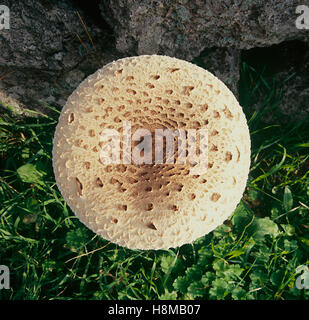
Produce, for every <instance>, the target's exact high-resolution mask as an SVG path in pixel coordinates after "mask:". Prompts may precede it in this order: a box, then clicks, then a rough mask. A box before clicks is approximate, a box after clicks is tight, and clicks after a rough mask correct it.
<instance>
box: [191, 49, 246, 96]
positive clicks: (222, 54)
mask: <svg viewBox="0 0 309 320" xmlns="http://www.w3.org/2000/svg"><path fill="white" fill-rule="evenodd" d="M240 52H241V51H240V50H238V49H233V48H210V49H205V50H204V51H203V52H202V53H201V55H200V56H199V57H198V58H197V59H194V60H193V62H195V63H197V64H198V65H200V66H201V67H203V68H205V69H206V70H208V71H210V72H212V73H213V74H214V75H215V76H217V77H218V78H219V79H220V80H221V81H223V82H224V83H225V84H226V85H227V87H228V88H229V89H230V90H231V91H232V92H233V93H234V95H235V96H236V97H237V96H238V81H239V76H240V74H239V65H240Z"/></svg>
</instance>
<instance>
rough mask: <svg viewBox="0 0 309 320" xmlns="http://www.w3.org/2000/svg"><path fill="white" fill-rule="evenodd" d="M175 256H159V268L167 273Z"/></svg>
mask: <svg viewBox="0 0 309 320" xmlns="http://www.w3.org/2000/svg"><path fill="white" fill-rule="evenodd" d="M174 260H175V257H173V256H171V255H170V256H162V257H161V268H162V271H163V272H164V273H167V272H168V271H169V269H170V268H171V267H172V265H173V262H174Z"/></svg>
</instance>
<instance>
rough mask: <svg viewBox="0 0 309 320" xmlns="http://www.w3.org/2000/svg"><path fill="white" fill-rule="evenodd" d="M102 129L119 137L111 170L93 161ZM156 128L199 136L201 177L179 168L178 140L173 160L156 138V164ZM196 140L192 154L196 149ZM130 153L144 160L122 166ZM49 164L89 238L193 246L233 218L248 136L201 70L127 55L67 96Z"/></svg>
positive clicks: (222, 91) (226, 94)
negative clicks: (203, 141)
mask: <svg viewBox="0 0 309 320" xmlns="http://www.w3.org/2000/svg"><path fill="white" fill-rule="evenodd" d="M125 122H130V123H131V138H132V134H134V132H136V130H137V129H147V130H148V131H149V133H150V140H149V141H151V143H150V144H147V145H146V144H144V145H143V141H144V138H141V139H138V140H137V141H133V140H131V142H130V144H129V145H128V144H126V143H125V141H123V140H122V139H123V138H124V129H123V128H124V127H123V126H124V123H125ZM104 129H114V130H115V132H116V133H117V134H119V137H120V139H121V141H120V151H121V152H120V157H119V159H117V157H116V158H115V159H113V160H114V162H113V163H104V161H103V162H102V159H101V158H100V154H101V150H102V148H103V147H104V145H105V144H106V142H102V141H101V140H100V133H101V132H102V131H103V130H104ZM157 129H161V130H163V132H164V130H166V129H171V130H174V132H175V130H177V129H183V130H185V131H184V132H185V133H186V135H187V134H188V132H189V131H188V130H190V129H197V130H199V129H207V130H208V131H207V132H208V146H209V148H208V163H207V164H206V165H205V167H206V169H207V170H205V171H203V172H198V173H197V172H193V170H194V168H196V166H197V165H198V164H197V163H195V162H193V163H190V162H189V161H188V160H186V161H185V162H184V163H179V161H178V160H179V159H180V155H179V154H178V146H182V147H183V149H182V155H188V144H187V142H188V141H186V136H185V137H179V136H177V135H175V137H174V138H173V139H174V140H173V142H172V143H173V145H174V152H172V153H171V154H168V153H167V152H166V145H167V140H166V138H164V137H163V138H162V139H163V140H162V141H163V151H162V152H161V154H160V152H159V153H158V154H157V155H159V156H161V157H162V159H163V163H155V159H156V158H155V138H154V137H155V133H156V132H158V131H156V130H157ZM161 133H162V132H161ZM183 138H185V139H183ZM195 140H196V143H197V145H196V149H197V154H199V152H204V151H203V150H201V145H200V138H198V137H197V139H195V138H192V142H193V141H195ZM188 143H189V142H188ZM143 146H144V147H143ZM125 148H127V149H126V150H125ZM130 148H131V149H132V150H133V149H134V148H137V149H135V150H136V152H139V155H140V156H144V157H145V158H144V159H146V158H147V156H148V160H150V163H136V162H135V161H131V162H130V157H128V153H126V152H125V151H130V150H129V149H130ZM110 153H111V151H110ZM172 159H174V160H173V161H172ZM68 164H69V165H68ZM53 166H54V172H55V177H56V181H57V185H58V187H59V189H60V191H61V193H62V195H63V197H64V199H65V200H66V201H67V202H68V204H69V205H70V207H71V208H72V210H73V211H74V212H75V213H76V215H77V216H78V217H79V219H80V220H81V221H82V222H84V223H85V224H86V225H87V226H88V227H89V228H91V229H92V230H93V231H94V232H96V233H97V234H99V235H101V236H102V237H103V238H105V239H107V240H109V241H112V242H115V243H117V244H119V245H122V246H126V247H129V248H132V249H168V248H170V247H177V246H181V245H182V244H185V243H191V242H192V241H194V240H195V239H197V238H199V237H201V236H203V235H205V234H207V233H209V232H211V231H212V230H213V229H215V228H216V227H217V226H219V225H221V224H222V223H223V222H224V220H226V219H227V218H228V217H229V216H230V215H231V214H232V212H233V210H234V209H235V207H236V205H237V204H238V202H239V201H240V199H241V197H242V194H243V191H244V189H245V185H246V181H247V177H248V172H249V166H250V138H249V131H248V127H247V123H246V118H245V116H244V114H243V112H242V109H241V107H240V106H239V103H238V102H237V100H236V99H235V97H234V96H233V94H232V93H231V92H230V91H229V90H228V89H227V87H226V86H225V85H224V84H223V83H222V82H221V81H220V80H219V79H217V78H216V77H214V76H213V75H212V74H211V73H209V72H208V71H206V70H204V69H202V68H200V67H198V66H195V65H193V64H191V63H189V62H186V61H183V60H179V59H176V58H171V57H167V56H157V55H153V56H139V57H130V58H125V59H120V60H117V61H115V62H112V63H110V64H108V65H106V66H104V67H103V68H102V69H100V70H98V71H97V72H96V73H94V74H93V75H91V76H89V77H88V78H87V79H86V80H84V81H83V82H82V83H81V84H80V85H79V87H78V88H77V89H76V90H75V91H74V92H73V93H72V95H71V96H70V97H69V99H68V101H67V103H66V105H65V107H64V108H63V110H62V113H61V116H60V118H59V123H58V125H57V128H56V132H55V137H54V147H53Z"/></svg>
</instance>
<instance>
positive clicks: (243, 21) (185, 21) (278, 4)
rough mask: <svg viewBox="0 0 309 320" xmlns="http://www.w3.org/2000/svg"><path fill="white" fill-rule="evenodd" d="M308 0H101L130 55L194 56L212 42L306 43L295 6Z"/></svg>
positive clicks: (307, 37) (216, 44)
mask: <svg viewBox="0 0 309 320" xmlns="http://www.w3.org/2000/svg"><path fill="white" fill-rule="evenodd" d="M304 4H307V5H309V1H308V0H285V1H278V0H269V1H263V0H226V1H218V0H213V1H212V0H209V1H202V0H190V1H189V0H175V1H170V0H101V4H100V7H101V12H102V15H103V16H104V17H105V19H106V21H108V22H109V23H110V25H111V27H112V28H113V29H114V31H115V35H116V47H117V49H118V50H119V51H121V52H126V53H132V54H153V53H159V54H166V55H170V56H175V57H179V58H183V59H186V60H192V59H193V58H194V57H197V56H198V55H199V54H200V53H201V52H202V50H204V49H205V48H211V47H233V48H238V49H250V48H253V47H260V46H270V45H273V44H278V43H280V42H282V41H287V40H295V39H298V40H303V41H306V42H308V40H309V34H308V31H307V30H299V29H297V28H296V25H295V21H296V19H297V17H298V14H297V13H296V7H297V6H298V5H304Z"/></svg>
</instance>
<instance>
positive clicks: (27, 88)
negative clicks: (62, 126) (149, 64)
mask: <svg viewBox="0 0 309 320" xmlns="http://www.w3.org/2000/svg"><path fill="white" fill-rule="evenodd" d="M1 4H4V5H6V6H8V7H9V8H10V15H11V19H10V22H11V25H10V29H9V30H5V29H4V30H1V31H0V44H1V47H0V49H1V55H0V102H2V103H3V104H8V105H11V106H14V107H15V109H17V110H18V109H19V110H20V111H22V110H23V108H24V107H26V108H29V109H34V110H40V111H43V110H44V111H43V112H46V110H47V109H46V108H44V104H51V105H53V106H54V107H55V106H58V107H61V106H63V104H64V103H65V101H66V99H67V97H68V96H69V95H70V94H71V92H72V91H73V90H74V89H75V88H76V86H77V85H78V84H79V83H80V82H81V81H82V80H83V79H84V78H85V77H86V76H87V75H89V74H91V73H93V72H94V71H96V70H97V69H98V68H100V67H101V66H103V65H104V64H105V63H108V62H110V61H112V60H114V59H117V58H118V57H119V55H117V53H116V52H115V50H114V49H113V48H112V44H111V41H110V35H108V34H106V32H105V31H104V30H101V29H99V28H98V27H97V26H96V25H95V24H94V23H93V21H92V20H91V18H89V17H85V16H84V14H83V12H82V11H79V13H80V15H81V17H82V20H83V21H84V22H85V24H86V25H87V30H88V32H89V34H90V37H91V39H90V38H89V36H88V35H87V32H86V31H85V28H84V27H83V25H82V22H81V20H80V19H79V17H78V15H77V12H76V8H74V6H73V5H72V4H71V3H70V2H68V1H67V2H63V1H54V0H51V1H46V0H39V1H37V0H18V1H16V0H14V1H9V0H3V1H2V2H1ZM106 43H108V44H110V45H109V46H107V45H106Z"/></svg>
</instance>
